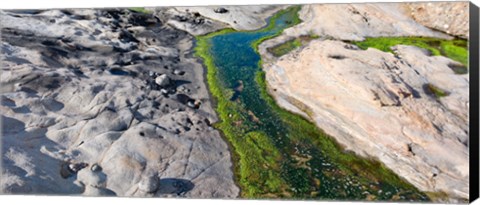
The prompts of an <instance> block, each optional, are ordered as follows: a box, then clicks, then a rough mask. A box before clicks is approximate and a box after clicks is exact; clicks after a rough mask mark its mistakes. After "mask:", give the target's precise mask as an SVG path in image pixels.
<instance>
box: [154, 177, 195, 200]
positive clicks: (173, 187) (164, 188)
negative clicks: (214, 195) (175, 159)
mask: <svg viewBox="0 0 480 205" xmlns="http://www.w3.org/2000/svg"><path fill="white" fill-rule="evenodd" d="M194 187H195V185H194V184H193V183H192V182H191V181H190V180H186V179H178V178H165V179H160V187H159V189H158V191H157V194H176V195H178V196H183V195H185V193H187V192H189V191H190V190H192V189H193V188H194Z"/></svg>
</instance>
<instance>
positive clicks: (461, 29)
mask: <svg viewBox="0 0 480 205" xmlns="http://www.w3.org/2000/svg"><path fill="white" fill-rule="evenodd" d="M468 4H469V2H467V1H466V2H435V3H433V2H430V3H409V4H407V5H406V7H407V9H409V10H410V11H411V13H410V15H411V16H412V18H413V19H415V21H417V22H418V23H420V24H422V25H424V26H426V27H429V28H432V29H436V30H440V31H443V32H445V33H448V34H451V35H454V36H458V37H461V38H468V31H469V29H468V28H469V25H468V23H469V10H468Z"/></svg>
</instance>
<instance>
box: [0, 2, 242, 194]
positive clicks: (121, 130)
mask: <svg viewBox="0 0 480 205" xmlns="http://www.w3.org/2000/svg"><path fill="white" fill-rule="evenodd" d="M161 19H163V17H162V18H155V17H153V16H144V15H141V14H133V13H131V12H129V11H126V10H114V9H112V10H108V11H107V10H62V11H59V10H47V11H41V12H39V13H36V14H30V13H22V12H6V11H0V24H1V25H2V36H1V45H0V48H1V53H2V61H1V63H2V66H1V68H2V73H1V76H0V83H1V86H0V88H1V105H0V112H1V120H2V138H1V139H2V141H1V144H2V160H1V161H2V172H1V177H0V179H1V182H0V190H1V192H2V193H14V194H54V195H80V194H83V195H88V196H91V195H107V196H111V195H117V196H163V197H164V196H173V197H177V196H184V197H192V198H212V197H215V198H233V197H236V196H237V195H238V193H239V189H238V188H237V187H236V185H235V184H234V181H233V172H232V170H231V166H232V162H231V159H230V158H231V156H230V154H229V151H228V147H227V144H226V143H225V142H224V141H223V140H222V138H221V136H220V134H219V132H218V131H217V130H215V129H212V127H211V125H210V123H213V122H215V121H216V120H217V118H216V116H215V113H214V112H213V109H212V107H211V104H210V100H209V96H208V92H207V89H206V86H205V84H204V79H203V76H204V69H203V67H202V65H201V64H200V63H199V62H197V60H196V59H195V58H193V57H192V56H191V52H192V50H191V49H192V47H193V36H191V35H189V34H188V33H186V32H184V31H180V30H177V29H174V28H172V27H171V26H168V25H167V24H166V21H167V20H161ZM174 70H180V71H183V72H184V74H183V75H174V74H173V71H174ZM149 73H156V74H157V75H159V76H164V79H169V80H168V81H169V82H168V83H166V82H165V80H162V81H161V82H159V83H160V84H161V86H162V87H163V88H160V87H159V86H158V85H157V84H156V83H155V81H156V79H155V78H154V77H152V76H150V75H149ZM180 85H181V86H183V87H184V88H185V90H187V91H185V92H184V93H181V94H180V93H176V88H177V86H180ZM161 89H162V90H163V91H164V92H162V91H161ZM179 99H192V100H196V101H199V102H202V103H201V106H199V107H198V109H193V108H189V107H188V106H187V102H183V101H181V100H179ZM80 163H85V164H86V165H87V166H86V167H83V166H82V169H79V170H72V169H71V168H69V166H68V164H72V166H71V167H75V166H73V165H76V164H80ZM94 165H95V168H93V167H92V166H94ZM75 169H76V168H75ZM61 173H62V174H61ZM62 175H63V177H62ZM155 180H157V182H155ZM162 184H163V185H162ZM172 184H175V186H172Z"/></svg>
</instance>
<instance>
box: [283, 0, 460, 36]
mask: <svg viewBox="0 0 480 205" xmlns="http://www.w3.org/2000/svg"><path fill="white" fill-rule="evenodd" d="M299 15H300V19H302V23H301V24H299V25H297V26H295V27H292V28H289V29H286V30H285V31H284V33H285V35H288V36H300V35H309V34H316V35H319V36H325V37H331V38H334V39H341V40H352V41H361V40H363V39H364V38H365V37H378V36H432V37H440V38H451V37H449V36H448V35H445V34H442V33H440V32H435V31H432V30H430V29H428V28H426V27H424V26H422V25H421V24H419V23H417V22H415V21H414V20H413V19H411V18H410V17H409V16H408V15H407V14H406V9H405V8H404V7H403V4H401V3H375V4H312V5H305V6H303V7H302V10H301V11H300V12H299Z"/></svg>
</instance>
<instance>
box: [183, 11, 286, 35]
mask: <svg viewBox="0 0 480 205" xmlns="http://www.w3.org/2000/svg"><path fill="white" fill-rule="evenodd" d="M222 8H223V9H225V10H227V11H228V12H215V11H216V10H218V9H219V8H218V7H214V6H212V7H208V6H202V7H181V8H180V7H177V8H176V9H177V10H179V11H184V12H190V13H198V14H200V15H201V16H205V17H207V18H209V19H214V20H216V21H219V22H223V23H224V24H226V25H228V26H229V27H232V28H233V29H235V30H255V29H259V28H261V27H263V26H265V25H267V22H266V19H267V18H268V17H270V16H272V15H273V14H274V13H275V12H277V11H279V10H281V9H282V8H285V6H283V5H278V6H277V5H253V6H224V7H222Z"/></svg>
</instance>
